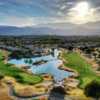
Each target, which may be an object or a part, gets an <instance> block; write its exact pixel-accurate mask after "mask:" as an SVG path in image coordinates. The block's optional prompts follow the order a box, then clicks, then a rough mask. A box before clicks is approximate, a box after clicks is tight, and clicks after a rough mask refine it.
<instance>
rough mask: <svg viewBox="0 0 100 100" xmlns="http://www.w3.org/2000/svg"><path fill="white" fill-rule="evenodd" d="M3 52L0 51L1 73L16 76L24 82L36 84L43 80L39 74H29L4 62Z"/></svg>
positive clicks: (19, 80)
mask: <svg viewBox="0 0 100 100" xmlns="http://www.w3.org/2000/svg"><path fill="white" fill-rule="evenodd" d="M2 57H3V53H2V51H0V74H1V75H4V76H11V77H14V78H15V79H16V80H17V81H18V82H20V83H24V84H36V83H39V82H41V81H42V77H41V76H39V75H31V74H28V73H26V72H24V71H22V70H21V69H19V68H17V67H13V65H11V64H4V62H3V61H2Z"/></svg>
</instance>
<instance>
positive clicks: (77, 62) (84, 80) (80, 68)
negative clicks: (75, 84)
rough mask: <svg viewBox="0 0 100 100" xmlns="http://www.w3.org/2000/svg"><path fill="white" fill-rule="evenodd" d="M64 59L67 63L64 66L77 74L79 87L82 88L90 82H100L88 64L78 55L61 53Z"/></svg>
mask: <svg viewBox="0 0 100 100" xmlns="http://www.w3.org/2000/svg"><path fill="white" fill-rule="evenodd" d="M63 57H64V59H65V60H66V61H67V62H68V63H65V65H66V66H67V67H69V68H72V69H74V70H76V71H77V72H78V73H79V77H78V79H79V80H80V87H81V88H84V87H85V86H86V85H87V84H88V83H89V82H91V81H92V80H98V81H100V77H99V76H97V75H96V74H95V72H94V71H93V70H92V67H91V65H90V64H88V63H87V61H85V60H84V59H83V58H82V57H81V56H80V55H79V54H78V53H76V52H68V53H63Z"/></svg>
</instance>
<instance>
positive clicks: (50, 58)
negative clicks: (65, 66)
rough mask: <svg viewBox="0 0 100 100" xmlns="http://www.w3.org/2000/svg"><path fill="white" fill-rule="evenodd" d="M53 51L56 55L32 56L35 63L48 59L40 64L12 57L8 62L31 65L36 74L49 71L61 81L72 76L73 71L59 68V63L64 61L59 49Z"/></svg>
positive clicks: (56, 79) (30, 68)
mask: <svg viewBox="0 0 100 100" xmlns="http://www.w3.org/2000/svg"><path fill="white" fill-rule="evenodd" d="M53 52H54V55H46V56H41V57H33V58H30V59H31V60H32V63H35V62H37V61H41V60H44V61H47V62H46V63H44V64H39V65H33V64H29V63H26V62H25V60H26V58H23V59H20V60H17V59H11V60H9V61H8V63H11V64H15V65H26V66H30V67H29V70H31V71H32V72H33V73H34V74H45V73H48V74H51V75H53V77H54V79H55V81H61V80H63V79H64V78H67V77H69V76H71V75H72V74H73V73H72V72H68V71H64V70H60V69H59V68H58V67H59V65H61V64H62V61H61V60H59V59H58V55H59V51H58V50H57V49H55V50H54V51H53Z"/></svg>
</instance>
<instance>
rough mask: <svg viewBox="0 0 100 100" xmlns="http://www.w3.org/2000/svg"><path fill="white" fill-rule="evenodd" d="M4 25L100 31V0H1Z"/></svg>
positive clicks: (90, 31)
mask: <svg viewBox="0 0 100 100" xmlns="http://www.w3.org/2000/svg"><path fill="white" fill-rule="evenodd" d="M0 25H7V26H17V27H27V26H31V27H50V28H55V29H58V28H60V29H62V30H64V31H65V30H66V33H67V32H69V31H70V32H69V33H71V32H72V33H73V32H75V33H79V34H83V33H86V34H88V33H89V34H100V29H99V26H100V0H0Z"/></svg>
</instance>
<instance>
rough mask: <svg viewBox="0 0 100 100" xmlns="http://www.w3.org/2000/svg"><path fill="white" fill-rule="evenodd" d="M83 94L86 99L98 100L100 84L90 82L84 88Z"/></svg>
mask: <svg viewBox="0 0 100 100" xmlns="http://www.w3.org/2000/svg"><path fill="white" fill-rule="evenodd" d="M84 92H85V94H86V96H88V97H92V98H95V99H96V100H99V98H100V82H98V81H95V80H94V81H92V82H91V83H89V84H88V85H87V86H86V87H85V91H84Z"/></svg>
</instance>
